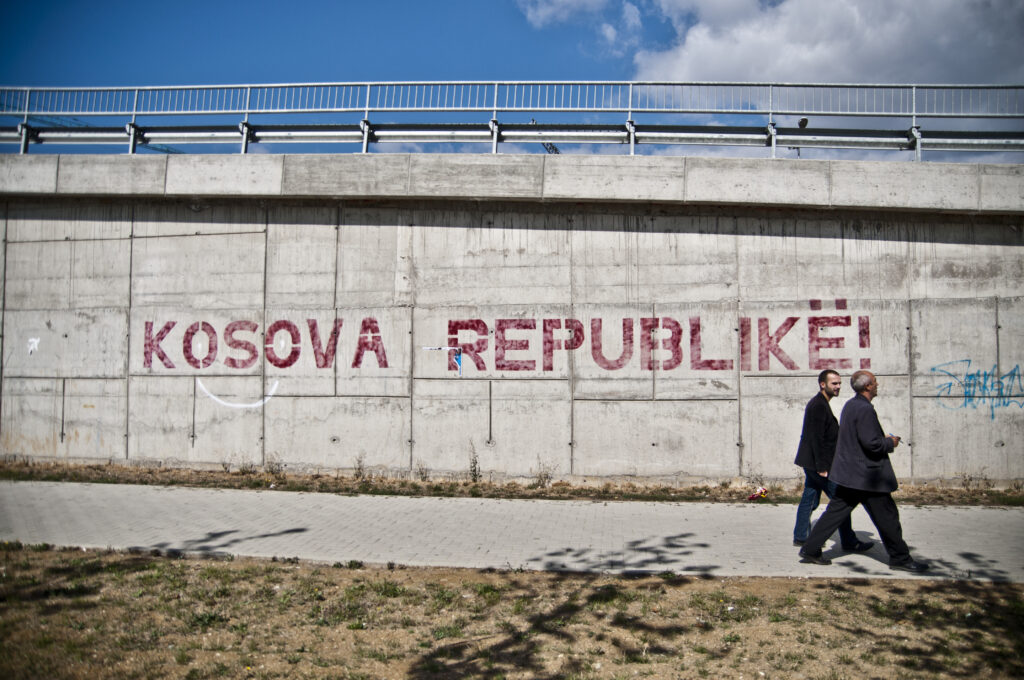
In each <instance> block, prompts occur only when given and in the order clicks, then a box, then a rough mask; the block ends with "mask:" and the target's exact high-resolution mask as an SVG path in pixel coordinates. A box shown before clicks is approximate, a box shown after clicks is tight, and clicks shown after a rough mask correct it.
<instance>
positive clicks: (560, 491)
mask: <svg viewBox="0 0 1024 680" xmlns="http://www.w3.org/2000/svg"><path fill="white" fill-rule="evenodd" d="M794 469H795V468H794ZM480 477H481V475H480V473H479V470H477V471H476V472H475V473H473V472H472V471H470V472H467V474H466V475H464V476H463V477H462V478H447V479H429V478H426V475H424V479H420V478H413V479H409V478H404V479H396V478H394V477H387V476H380V475H376V476H375V475H373V474H371V473H370V472H369V471H368V470H365V469H359V470H357V471H356V473H355V474H354V475H352V476H341V475H333V474H331V475H327V474H307V475H303V474H292V473H285V472H284V471H283V470H282V469H281V467H280V466H277V465H271V466H268V468H266V469H260V468H257V467H254V466H245V467H243V468H241V469H236V470H232V471H228V470H190V469H179V468H165V467H138V466H128V465H114V464H109V465H69V464H64V463H59V462H58V463H46V462H31V461H25V460H17V459H16V460H0V479H8V480H18V481H28V480H37V481H70V482H94V483H104V484H156V485H186V486H197V487H215V488H225V489H273V490H281V491H306V492H322V493H341V494H378V495H398V496H472V497H478V498H480V497H482V498H543V499H555V500H558V499H589V500H623V501H630V500H632V501H665V502H686V501H701V502H740V501H744V502H745V501H746V500H747V497H748V496H749V495H750V494H751V493H752V492H753V491H754V490H755V489H756V488H758V487H759V486H762V485H763V484H764V485H766V486H767V487H768V496H767V499H766V500H765V501H761V502H769V503H796V502H798V501H799V500H800V493H801V491H802V490H803V478H802V477H801V478H800V479H796V477H794V480H793V481H792V482H790V483H788V484H781V483H768V482H764V481H763V480H744V481H742V482H737V481H735V480H724V481H721V482H715V483H710V482H709V483H705V484H698V485H694V486H665V485H654V484H639V483H629V482H623V483H602V484H599V485H573V484H569V483H566V482H553V483H552V482H550V480H544V479H538V480H533V481H532V482H529V483H524V484H520V483H515V482H510V483H495V482H488V481H484V480H482V479H480ZM896 498H897V501H898V502H899V503H900V504H912V505H987V506H991V505H1006V506H1021V505H1024V484H1021V483H1017V484H1015V485H1014V486H1013V487H1011V488H1008V489H995V488H992V485H991V484H989V483H988V482H987V480H985V479H981V478H978V477H964V478H963V479H962V480H961V482H960V483H958V484H957V485H956V486H940V485H921V486H912V485H904V486H902V487H901V488H900V490H899V491H898V492H897V493H896Z"/></svg>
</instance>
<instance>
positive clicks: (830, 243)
mask: <svg viewBox="0 0 1024 680" xmlns="http://www.w3.org/2000/svg"><path fill="white" fill-rule="evenodd" d="M1022 182H1024V172H1022V169H1021V167H1020V166H977V165H937V164H913V163H900V164H886V163H850V162H827V161H818V162H791V161H740V160H733V159H691V158H665V159H659V158H651V157H638V158H628V157H568V156H566V157H545V156H528V157H505V156H492V155H485V156H426V155H401V154H399V155H388V156H385V155H370V156H362V155H356V156H273V157H267V156H261V157H255V156H254V157H246V156H217V157H205V156H192V157H174V158H153V157H138V158H129V157H111V156H105V157H89V156H68V157H25V158H18V157H11V156H0V201H2V205H3V210H2V213H0V214H2V215H3V216H4V219H3V230H4V233H5V234H6V240H5V241H4V247H5V251H4V257H3V260H2V262H3V289H4V310H3V335H2V337H3V353H2V359H3V363H2V385H0V450H2V453H3V454H6V455H17V456H26V457H31V458H41V459H54V458H56V459H74V460H111V459H113V460H121V461H124V460H127V461H134V462H140V463H153V462H157V463H162V464H166V465H195V466H220V465H224V464H227V465H235V466H238V465H248V464H257V465H260V464H269V463H275V464H278V463H279V464H283V465H285V466H291V467H295V468H304V469H321V470H330V469H338V468H341V469H352V468H356V467H362V468H365V469H376V470H381V471H385V470H386V471H388V472H389V473H392V474H404V475H411V476H416V475H428V474H430V475H466V474H469V471H470V470H471V469H473V470H478V471H479V473H480V474H481V475H483V476H485V477H493V478H495V479H502V478H506V477H519V478H540V477H554V478H560V477H564V478H574V479H599V478H604V477H638V478H649V479H652V480H653V479H659V480H666V481H684V480H686V481H689V480H699V479H708V478H711V479H721V478H734V477H737V476H745V477H751V478H762V477H763V478H766V479H767V478H772V477H790V476H792V475H793V474H794V473H795V471H796V469H795V468H794V466H793V465H792V458H793V455H794V451H795V449H796V444H797V434H798V432H799V428H800V420H801V417H802V410H803V406H804V404H805V403H806V401H807V399H808V398H809V397H810V396H811V395H812V394H813V393H814V391H815V388H816V385H815V381H814V376H816V375H817V373H818V371H820V370H821V369H822V368H825V367H834V368H837V369H838V370H840V371H841V373H843V374H844V376H849V374H851V373H852V372H853V371H855V370H857V369H859V368H862V367H863V368H870V369H871V370H873V371H875V372H876V374H878V375H879V379H880V382H881V385H882V387H881V391H880V395H879V398H878V400H877V401H876V406H877V408H878V411H879V413H880V415H881V418H882V422H883V425H884V426H885V427H886V428H887V429H889V430H891V431H893V432H895V433H898V434H900V435H901V436H903V437H904V442H905V444H906V445H905V446H903V447H901V448H900V449H899V450H898V452H897V453H896V454H895V455H894V457H893V462H894V465H895V466H896V469H897V472H898V474H899V475H900V477H901V478H903V479H915V480H928V479H944V480H948V481H955V480H957V479H958V478H960V479H962V478H965V477H971V478H987V479H990V480H994V481H1000V482H1008V481H1010V480H1015V479H1022V478H1024V444H1022V442H1024V377H1022V373H1021V368H1020V365H1021V359H1022V357H1024V222H1022V219H1024V189H1022ZM448 347H459V348H460V351H461V354H460V355H459V356H460V357H461V363H462V366H461V371H460V367H459V365H458V364H457V362H456V354H455V352H454V351H451V350H448V349H444V348H448ZM437 348H440V349H437ZM848 396H850V395H849V387H848V386H845V387H844V391H843V394H842V395H841V396H840V398H839V399H837V400H835V401H834V402H833V407H834V409H835V410H836V412H837V413H838V412H839V411H840V409H841V407H842V404H843V403H844V402H845V399H846V398H847V397H848Z"/></svg>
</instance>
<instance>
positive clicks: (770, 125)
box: [767, 122, 776, 158]
mask: <svg viewBox="0 0 1024 680" xmlns="http://www.w3.org/2000/svg"><path fill="white" fill-rule="evenodd" d="M767 131H768V143H769V144H771V147H772V158H775V134H776V132H775V123H771V122H769V123H768V130H767Z"/></svg>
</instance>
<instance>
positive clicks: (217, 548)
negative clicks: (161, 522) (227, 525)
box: [129, 527, 309, 557]
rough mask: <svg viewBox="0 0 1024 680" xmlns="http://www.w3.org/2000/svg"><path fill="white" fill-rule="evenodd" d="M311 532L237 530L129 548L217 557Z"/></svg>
mask: <svg viewBox="0 0 1024 680" xmlns="http://www.w3.org/2000/svg"><path fill="white" fill-rule="evenodd" d="M307 531H309V529H308V528H306V527H293V528H291V529H283V530H281V531H274V532H270V533H265V534H251V535H244V534H241V533H239V531H238V530H237V529H229V530H225V531H209V532H207V533H206V535H205V536H202V537H200V538H194V539H189V540H186V541H184V542H182V543H178V544H172V543H168V542H162V543H154V544H153V545H150V546H136V547H132V548H129V550H132V551H145V550H156V551H159V552H160V553H161V554H164V555H166V556H168V557H176V556H181V555H185V554H188V553H199V554H202V555H217V554H224V555H227V554H228V553H229V548H232V547H234V546H237V545H238V544H240V543H244V542H245V541H253V540H258V539H261V538H274V537H277V536H288V535H290V534H301V533H305V532H307Z"/></svg>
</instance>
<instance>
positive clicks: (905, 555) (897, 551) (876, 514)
mask: <svg viewBox="0 0 1024 680" xmlns="http://www.w3.org/2000/svg"><path fill="white" fill-rule="evenodd" d="M858 505H863V506H864V509H865V510H866V511H867V513H868V517H870V518H871V521H872V523H874V525H875V528H876V529H877V530H878V535H879V536H880V537H881V539H882V545H884V546H885V550H886V552H888V553H889V564H901V563H903V562H909V561H910V548H908V547H907V544H906V542H905V541H904V540H903V527H902V526H901V525H900V511H899V510H898V509H897V508H896V501H894V500H893V499H892V494H890V493H879V492H875V491H861V490H860V489H851V488H849V487H846V486H837V487H836V494H835V496H833V497H832V500H831V501H829V504H828V507H827V508H825V512H823V513H822V514H821V517H819V518H818V521H817V522H815V523H814V526H813V527H811V534H810V535H809V536H808V537H807V542H806V543H804V547H803V549H802V550H801V552H803V553H806V554H808V555H818V554H820V553H821V547H822V546H823V545H825V541H827V540H828V537H829V536H831V535H832V534H833V533H834V532H835V530H836V529H838V528H839V525H841V524H842V523H843V520H848V519H849V517H850V513H851V512H853V509H854V508H856V507H857V506H858Z"/></svg>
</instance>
